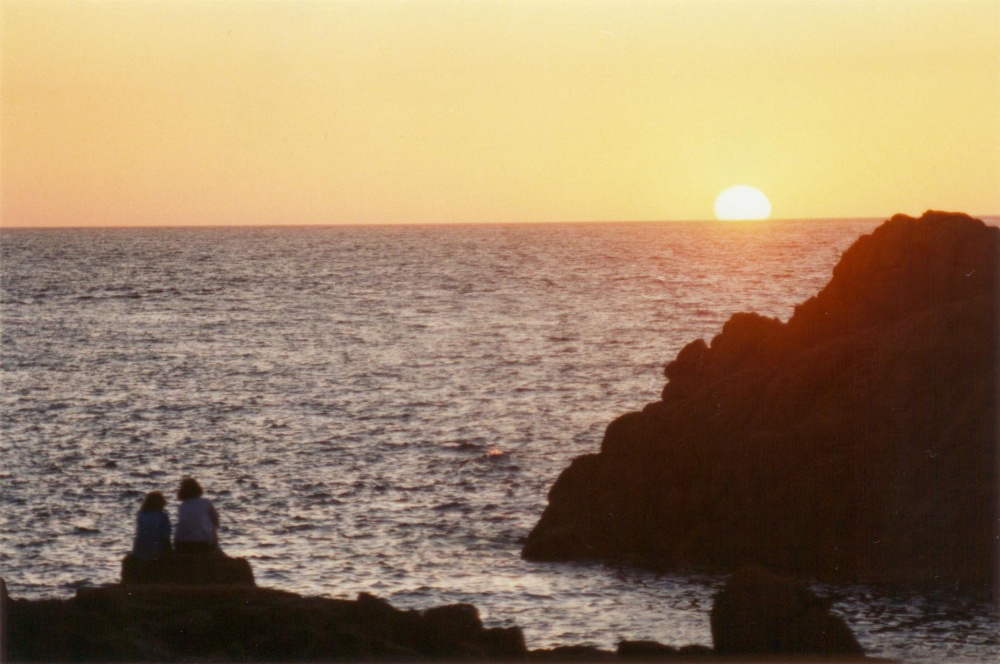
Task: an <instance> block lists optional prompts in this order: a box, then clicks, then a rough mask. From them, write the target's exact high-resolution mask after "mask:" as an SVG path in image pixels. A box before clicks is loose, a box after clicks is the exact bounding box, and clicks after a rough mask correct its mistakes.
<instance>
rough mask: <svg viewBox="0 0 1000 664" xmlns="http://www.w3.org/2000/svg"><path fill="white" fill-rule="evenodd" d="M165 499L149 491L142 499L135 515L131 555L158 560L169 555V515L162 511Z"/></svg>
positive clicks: (140, 558) (142, 558) (165, 503)
mask: <svg viewBox="0 0 1000 664" xmlns="http://www.w3.org/2000/svg"><path fill="white" fill-rule="evenodd" d="M166 506H167V499H166V498H164V497H163V494H162V493H160V492H159V491H150V492H149V493H147V494H146V497H145V498H143V499H142V504H141V505H140V506H139V513H138V515H137V516H136V525H135V541H134V542H133V543H132V555H133V556H134V557H136V558H138V559H139V560H158V559H160V558H163V557H164V556H167V555H170V551H171V549H170V517H169V516H167V513H166V512H165V511H164V509H163V508H164V507H166Z"/></svg>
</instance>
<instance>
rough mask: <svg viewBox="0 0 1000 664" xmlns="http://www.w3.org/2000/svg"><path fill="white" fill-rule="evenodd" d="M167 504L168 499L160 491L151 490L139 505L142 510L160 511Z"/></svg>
mask: <svg viewBox="0 0 1000 664" xmlns="http://www.w3.org/2000/svg"><path fill="white" fill-rule="evenodd" d="M166 506H167V499H166V498H164V497H163V494H162V493H160V492H159V491H150V492H149V493H147V494H146V497H145V498H143V499H142V505H139V511H140V512H160V511H162V510H163V508H164V507H166Z"/></svg>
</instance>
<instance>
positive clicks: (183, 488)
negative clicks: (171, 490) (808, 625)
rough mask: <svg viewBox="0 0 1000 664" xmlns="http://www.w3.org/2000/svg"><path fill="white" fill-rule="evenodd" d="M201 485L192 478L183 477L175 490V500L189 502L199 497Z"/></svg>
mask: <svg viewBox="0 0 1000 664" xmlns="http://www.w3.org/2000/svg"><path fill="white" fill-rule="evenodd" d="M201 493H202V492H201V485H200V484H198V480H196V479H195V478H193V477H185V478H184V479H182V480H181V485H180V487H179V488H178V489H177V500H190V499H191V498H200V497H201Z"/></svg>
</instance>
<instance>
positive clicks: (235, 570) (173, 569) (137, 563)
mask: <svg viewBox="0 0 1000 664" xmlns="http://www.w3.org/2000/svg"><path fill="white" fill-rule="evenodd" d="M122 585H126V586H135V585H160V586H255V585H256V583H255V582H254V578H253V569H252V568H251V567H250V563H249V561H247V560H246V559H245V558H230V557H229V556H225V555H184V554H174V555H172V556H169V557H166V558H163V559H160V560H140V559H139V558H135V557H134V556H132V555H127V556H125V558H123V559H122Z"/></svg>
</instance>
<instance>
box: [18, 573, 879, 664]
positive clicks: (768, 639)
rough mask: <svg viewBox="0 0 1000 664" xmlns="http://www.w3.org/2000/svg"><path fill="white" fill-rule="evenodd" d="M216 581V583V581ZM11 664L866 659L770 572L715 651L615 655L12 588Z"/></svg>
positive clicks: (440, 626) (458, 625)
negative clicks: (23, 593) (35, 595)
mask: <svg viewBox="0 0 1000 664" xmlns="http://www.w3.org/2000/svg"><path fill="white" fill-rule="evenodd" d="M206 578H207V577H206ZM0 595H2V614H0V615H2V630H0V659H2V661H5V662H8V661H9V662H69V661H101V662H178V661H181V662H184V661H211V662H246V661H255V662H275V661H530V662H566V661H612V660H615V661H618V660H629V661H637V660H644V661H654V660H655V661H678V660H681V661H684V660H720V659H731V658H734V657H736V658H742V657H767V658H773V657H779V656H803V655H808V656H811V657H814V658H826V659H830V658H833V659H837V660H838V661H842V660H861V659H865V657H864V652H863V651H862V649H861V647H860V646H859V645H858V642H857V641H856V640H855V638H854V636H853V635H852V634H851V632H850V629H849V628H848V627H847V625H846V623H845V622H844V621H843V620H842V619H841V618H839V617H837V616H834V615H832V614H830V612H829V608H830V604H831V602H830V601H828V600H824V599H821V598H818V597H816V596H815V595H814V594H813V593H812V592H811V591H809V590H808V589H807V588H806V587H805V586H803V585H801V584H799V583H797V582H795V581H793V580H791V579H787V578H783V577H778V576H775V575H773V574H770V573H768V572H764V571H763V570H759V569H752V568H748V569H745V570H741V571H740V572H738V573H737V574H734V575H733V577H732V578H731V579H730V582H729V583H728V584H727V586H726V588H725V589H724V590H723V591H722V592H720V593H719V595H718V596H717V598H716V602H715V606H714V607H713V609H712V614H711V623H712V635H713V641H714V647H709V646H706V645H689V646H685V647H681V648H675V647H673V646H669V645H664V644H661V643H656V642H651V641H622V642H620V643H619V644H618V647H617V649H616V650H615V651H608V650H601V649H598V648H594V647H590V646H575V645H568V646H563V647H558V648H551V649H540V650H529V649H528V647H527V644H526V643H525V638H524V634H523V633H522V631H521V629H520V628H519V627H516V626H515V627H492V628H488V627H485V626H484V625H483V623H482V620H481V619H480V617H479V612H478V610H477V609H476V607H474V606H472V605H470V604H452V605H448V606H439V607H433V608H428V609H425V610H422V611H417V610H401V609H398V608H395V607H393V606H392V605H391V604H389V602H387V601H386V600H384V599H380V598H378V597H375V596H373V595H370V594H367V593H361V594H360V595H359V596H358V597H357V599H355V600H346V599H331V598H325V597H304V596H301V595H297V594H295V593H290V592H285V591H281V590H275V589H270V588H259V587H256V586H255V585H253V582H252V580H251V581H250V583H249V584H247V583H245V581H241V582H240V583H239V584H229V585H222V584H215V585H210V584H209V582H207V581H206V582H203V584H202V585H189V584H185V585H176V584H175V585H171V584H170V583H123V584H117V585H113V586H106V587H98V588H80V589H79V590H77V592H76V594H75V595H74V596H73V597H72V598H70V599H43V600H26V599H12V598H11V597H10V596H9V595H8V594H7V587H6V584H5V583H3V580H2V579H0Z"/></svg>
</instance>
